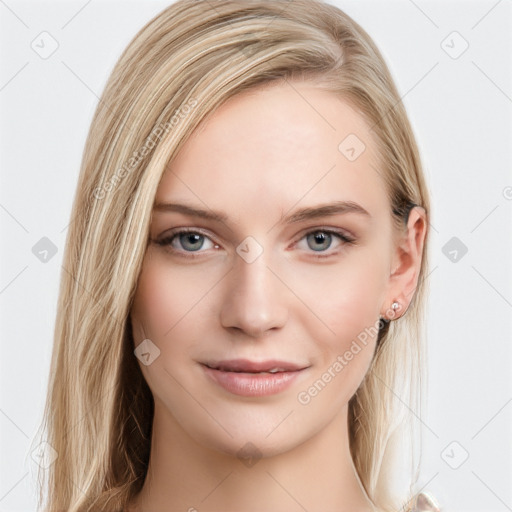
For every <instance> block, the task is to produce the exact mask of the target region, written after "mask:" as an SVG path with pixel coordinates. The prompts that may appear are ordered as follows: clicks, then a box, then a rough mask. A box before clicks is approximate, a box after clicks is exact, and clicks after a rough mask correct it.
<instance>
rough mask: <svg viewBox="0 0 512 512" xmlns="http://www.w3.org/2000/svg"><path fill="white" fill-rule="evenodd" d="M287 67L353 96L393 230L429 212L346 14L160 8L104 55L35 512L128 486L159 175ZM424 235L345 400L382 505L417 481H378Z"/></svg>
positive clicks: (411, 357) (419, 174)
mask: <svg viewBox="0 0 512 512" xmlns="http://www.w3.org/2000/svg"><path fill="white" fill-rule="evenodd" d="M296 78H299V79H310V80H314V81H315V83H317V84H318V85H319V87H322V88H324V89H325V90H328V91H332V92H333V93H335V94H337V95H339V96H340V97H341V98H343V99H345V100H346V101H349V102H351V104H352V105H354V106H355V108H357V110H358V111H359V112H360V114H361V115H362V116H363V117H364V118H365V120H366V122H367V123H368V124H369V126H370V127H371V129H372V131H373V133H374V135H375V139H376V141H377V145H378V151H379V156H380V158H381V162H382V168H381V169H380V170H379V172H381V173H382V175H383V177H384V179H385V183H386V188H387V194H388V195H389V201H390V205H391V212H390V213H391V215H392V217H393V219H394V223H395V227H396V229H401V230H403V229H404V226H405V221H406V219H407V212H408V211H409V209H410V207H411V206H412V205H421V206H423V208H425V210H426V212H427V215H429V212H430V206H429V196H428V191H427V187H426V184H425V182H424V176H423V171H422V167H421V162H420V157H419V153H418V149H417V145H416V142H415V139H414V135H413V132H412V129H411V126H410V123H409V121H408V118H407V115H406V112H405V109H404V107H403V105H402V103H401V101H400V96H399V94H398V92H397V89H396V87H395V85H394V83H393V79H392V77H391V75H390V72H389V70H388V68H387V66H386V64H385V61H384V59H383V58H382V56H381V54H380V52H379V50H378V49H377V47H376V46H375V44H374V43H373V42H372V40H371V38H370V37H369V36H368V34H367V33H366V32H365V31H364V30H363V29H362V28H361V27H360V26H359V25H358V24H357V23H355V22H354V21H353V20H352V19H351V18H350V17H349V16H347V15H346V14H345V13H344V12H342V11H341V10H340V9H338V8H337V7H335V6H332V5H329V4H327V3H324V2H323V1H322V0H294V1H293V2H289V1H288V0H254V1H252V0H250V1H248V0H215V1H214V2H207V1H202V0H178V1H177V2H175V3H173V4H172V5H170V6H169V7H167V8H166V9H165V10H163V11H162V12H161V13H160V14H159V15H157V16H156V17H155V18H154V19H152V20H151V21H149V22H148V23H147V24H146V25H145V26H144V27H143V28H142V29H141V30H140V31H139V32H138V34H137V35H136V36H135V37H134V38H133V40H132V41H131V43H130V44H129V45H128V47H127V48H126V49H125V50H124V52H123V53H122V55H121V57H120V58H119V60H118V62H117V63H116V65H115V67H114V69H113V71H112V73H111V76H110V77H109V80H108V82H107V84H106V86H105V90H104V92H103V94H102V96H101V99H100V101H99V104H98V106H97V109H96V111H95V114H94V117H93V120H92V123H91V126H90V131H89V134H88V137H87V140H86V144H85V148H84V152H83V158H82V164H81V169H80V176H79V180H78V186H77V189H76V194H75V197H74V202H73V209H72V214H71V224H70V226H69V231H68V235H67V241H66V247H65V253H64V257H63V264H62V273H61V276H60V279H61V282H60V291H59V300H58V309H57V316H56V322H55V332H54V345H53V353H52V359H51V368H50V375H49V385H48V394H47V401H46V405H45V410H44V417H43V422H42V425H41V428H42V429H44V433H43V435H42V438H43V440H44V441H46V443H48V445H47V446H49V447H51V449H52V450H54V452H53V451H52V453H54V454H55V455H56V459H55V461H54V462H53V463H52V464H51V465H50V466H49V467H48V468H47V469H44V470H42V471H41V474H40V475H39V485H40V496H39V504H40V506H41V505H42V504H43V501H45V504H44V505H45V507H44V508H45V510H48V511H49V512H54V511H64V510H65V511H67V512H86V511H93V510H94V511H108V512H113V511H119V512H120V511H123V510H124V508H125V507H126V506H127V504H128V503H129V502H130V501H131V500H132V499H133V498H134V496H135V495H136V494H137V493H138V492H139V491H140V490H141V488H142V485H143V483H144V479H145V476H146V472H147V468H148V462H149V453H150V443H151V428H152V418H153V407H154V403H153V398H152V395H151V391H150V389H149V387H148V385H147V384H146V382H145V380H144V378H143V376H142V373H141V371H140V368H139V366H138V364H137V362H136V360H135V356H134V354H133V338H132V333H131V329H130V322H129V321H128V320H129V312H130V309H131V304H132V301H133V297H134V293H135V290H136V287H137V281H138V276H139V273H140V270H141V267H142V261H143V258H144V254H145V251H146V248H147V244H148V240H149V227H150V221H151V210H152V207H153V203H154V199H155V195H156V190H157V187H158V185H159V182H160V179H161V177H162V175H163V173H164V172H165V169H166V168H167V167H168V166H169V164H170V162H171V161H172V159H173V157H174V156H175V155H176V154H177V153H178V151H179V150H180V148H181V147H182V146H183V144H184V143H185V142H186V141H187V139H188V138H189V136H190V135H191V134H192V133H193V131H194V129H195V128H196V127H197V126H198V124H199V123H201V122H202V121H203V120H204V119H206V118H207V117H208V116H209V115H211V114H212V113H213V112H214V111H215V109H216V108H217V107H219V106H220V105H221V104H223V103H224V102H225V101H227V100H228V99H230V98H232V97H233V96H235V95H237V94H239V93H241V92H243V91H246V90H249V89H251V88H255V87H258V86H259V87H263V86H264V85H265V84H272V83H275V82H276V81H283V82H284V83H286V81H288V80H293V79H296ZM340 142H341V141H340ZM427 240H428V236H427V238H426V239H425V244H424V249H423V259H422V264H421V270H420V275H419V281H418V286H417V288H416V291H415V293H414V296H413V297H412V302H411V304H410V306H409V309H408V310H407V312H406V314H405V315H404V316H403V317H402V318H399V319H398V320H396V321H393V322H391V323H387V322H385V323H382V324H380V328H379V332H378V345H377V350H376V353H375V355H374V359H373V361H372V364H371V366H370V369H369V371H368V373H367V374H366V376H365V378H364V380H363V382H362V383H361V386H360V387H359V389H358V390H357V392H356V394H355V395H354V396H353V397H352V399H351V400H350V403H349V422H350V425H349V436H350V449H351V454H352V457H353V461H354V466H355V468H356V470H357V473H358V475H359V478H360V480H361V483H362V484H363V486H364V488H365V490H366V492H367V493H368V495H369V497H370V498H371V499H372V501H373V502H374V503H375V504H376V506H377V507H378V508H381V509H383V510H388V509H390V510H391V509H395V510H396V508H395V507H397V503H398V501H399V500H401V499H404V500H405V499H407V497H408V496H409V495H408V493H411V492H412V489H413V485H414V483H415V479H416V478H417V466H416V465H415V462H414V461H412V462H411V463H410V464H409V465H407V466H403V467H405V468H406V469H405V473H406V476H407V479H408V481H407V485H408V487H407V490H406V491H404V492H405V494H403V495H396V493H395V494H394V493H392V492H391V491H390V489H391V487H392V484H393V479H394V478H395V476H397V473H396V472H395V473H393V471H392V468H393V467H394V466H393V465H394V464H398V463H397V461H399V460H400V459H398V458H397V457H396V456H395V454H396V447H397V442H396V441H397V440H400V443H402V441H403V439H404V437H403V436H404V432H405V433H407V432H412V430H413V427H414V425H415V423H416V417H415V415H418V416H420V415H421V410H420V408H421V400H420V399H419V398H421V394H420V392H419V391H420V385H421V381H422V376H421V373H422V366H423V364H422V363H423V357H424V356H423V343H424V341H423V340H424V338H425V336H424V332H423V330H424V329H423V326H424V307H425V297H426V279H425V278H426V277H427V274H426V273H427V245H428V244H427ZM411 411H413V412H414V414H412V413H411ZM410 454H411V455H412V452H411V453H410ZM402 473H403V471H402ZM45 495H46V498H45Z"/></svg>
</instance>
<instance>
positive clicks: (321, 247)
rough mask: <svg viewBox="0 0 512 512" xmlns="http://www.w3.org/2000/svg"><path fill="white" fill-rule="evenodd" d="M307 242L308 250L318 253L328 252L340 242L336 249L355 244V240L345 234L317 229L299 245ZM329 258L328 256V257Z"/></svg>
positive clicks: (304, 237) (307, 234)
mask: <svg viewBox="0 0 512 512" xmlns="http://www.w3.org/2000/svg"><path fill="white" fill-rule="evenodd" d="M303 240H305V241H306V243H307V248H308V249H310V250H312V251H313V252H316V253H323V252H327V250H328V249H331V247H332V245H333V242H336V241H337V242H338V243H337V244H335V246H334V248H337V247H339V246H340V245H344V244H354V243H355V240H354V239H353V238H351V237H349V236H347V235H345V234H343V233H338V232H337V231H332V230H329V229H316V230H315V231H310V232H308V233H306V234H305V235H304V236H303V237H302V238H301V239H300V240H299V241H298V242H297V245H300V243H301V242H302V241H303ZM326 256H327V255H326Z"/></svg>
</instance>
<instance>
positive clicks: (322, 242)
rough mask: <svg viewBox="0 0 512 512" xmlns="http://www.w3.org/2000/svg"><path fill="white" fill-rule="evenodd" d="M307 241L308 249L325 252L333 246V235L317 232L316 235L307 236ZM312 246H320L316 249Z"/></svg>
mask: <svg viewBox="0 0 512 512" xmlns="http://www.w3.org/2000/svg"><path fill="white" fill-rule="evenodd" d="M306 240H307V242H308V247H309V248H310V249H313V251H323V250H325V249H329V247H330V246H331V244H332V235H331V233H326V232H324V231H315V232H314V233H309V234H307V235H306ZM312 244H314V245H316V244H318V245H316V247H312V246H311V245H312Z"/></svg>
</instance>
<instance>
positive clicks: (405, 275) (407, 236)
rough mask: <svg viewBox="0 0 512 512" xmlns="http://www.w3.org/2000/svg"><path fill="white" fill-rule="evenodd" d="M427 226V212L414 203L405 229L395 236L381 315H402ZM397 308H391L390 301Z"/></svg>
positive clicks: (418, 265)
mask: <svg viewBox="0 0 512 512" xmlns="http://www.w3.org/2000/svg"><path fill="white" fill-rule="evenodd" d="M427 229H428V220H427V214H426V211H425V209H424V208H423V207H421V206H415V207H414V208H412V209H411V210H410V212H409V217H408V219H407V230H406V232H405V233H404V234H401V235H400V236H399V238H398V242H397V244H396V248H395V251H394V254H393V259H392V267H391V268H392V271H391V274H390V276H389V286H388V292H387V294H386V303H385V304H383V305H382V311H381V316H382V317H383V318H386V319H388V320H394V319H397V318H399V317H400V316H402V315H403V314H404V313H405V312H406V310H407V308H408V307H409V304H410V303H411V301H412V298H413V296H414V292H415V291H416V286H417V284H418V277H419V273H420V268H421V260H422V254H423V245H424V243H425V237H426V234H427ZM395 301H396V302H398V303H399V308H398V309H397V310H396V311H394V310H393V309H392V308H391V304H392V303H393V302H395Z"/></svg>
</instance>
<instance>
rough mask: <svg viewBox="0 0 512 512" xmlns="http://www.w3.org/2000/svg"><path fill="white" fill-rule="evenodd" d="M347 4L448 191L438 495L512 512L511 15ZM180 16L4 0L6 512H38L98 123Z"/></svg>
mask: <svg viewBox="0 0 512 512" xmlns="http://www.w3.org/2000/svg"><path fill="white" fill-rule="evenodd" d="M332 3H336V5H338V6H339V7H341V8H342V9H344V10H345V11H346V12H347V13H348V14H349V15H351V16H352V17H353V18H354V19H355V20H356V21H358V22H359V23H360V24H361V25H362V26H363V27H364V28H365V29H366V30H367V31H368V32H369V33H370V35H371V36H372V37H373V38H374V40H375V41H376V42H377V44H378V45H379V47H380V48H381V50H382V52H383V54H384V56H385V58H386V60H387V62H388V64H389V66H390V68H391V70H392V73H393V75H394V77H395V80H396V82H397V85H398V88H399V90H400V92H401V94H402V95H403V101H404V103H405V105H406V107H407V109H408V112H409V115H410V118H411V121H412V123H413V127H414V129H415V133H416V136H417V138H418V142H419V144H420V148H421V152H422V157H423V162H424V165H425V169H426V173H427V179H428V181H429V184H430V189H431V193H432V203H433V210H432V223H433V230H432V238H431V242H432V247H431V254H432V272H431V274H430V276H429V280H430V287H431V295H430V308H429V311H430V313H429V323H428V329H429V360H428V365H429V374H430V377H429V387H428V410H427V411H426V414H425V415H424V416H423V417H422V418H421V419H420V418H418V421H421V423H422V425H423V429H424V439H425V446H424V451H425V455H424V465H423V472H422V477H421V481H422V482H423V483H424V484H425V485H426V488H427V489H429V490H431V491H432V492H433V493H434V494H435V495H436V496H437V498H438V499H439V500H440V501H441V502H442V504H443V505H444V507H445V510H450V511H486V512H490V511H506V510H512V460H511V459H512V431H511V430H512V429H511V425H512V385H511V381H512V378H511V373H512V372H511V369H512V366H511V363H512V355H511V352H512V350H511V345H512V343H511V341H512V336H511V333H512V329H511V318H512V315H511V313H512V279H511V266H510V262H511V261H512V258H511V256H512V251H511V238H512V237H511V235H512V229H511V228H512V222H511V217H512V216H511V209H512V175H511V169H512V167H511V164H512V158H511V153H512V150H511V142H512V137H511V134H512V128H511V119H512V116H511V113H512V76H511V70H512V59H511V56H512V52H511V40H512V36H511V34H512V30H511V27H512V24H511V21H512V16H511V13H512V6H511V1H510V0H500V1H496V0H489V1H483V0H482V1H430V0H428V1H427V0H416V1H412V0H397V1H366V0H358V1H342V0H338V1H337V2H334V1H332ZM168 4H169V2H163V1H158V2H157V1H147V0H146V1H137V2H128V1H124V2H119V1H117V2H111V1H105V0H101V1H100V0H93V1H88V2H87V1H83V2H72V1H66V2H46V1H45V2H15V1H13V0H5V1H4V0H0V16H1V18H0V36H1V43H2V46H1V50H0V51H1V61H2V64H1V69H0V105H1V116H0V119H1V123H0V129H1V140H0V149H1V153H0V158H1V160H0V168H1V178H2V182H1V188H0V223H1V228H2V264H1V275H0V307H1V312H2V315H1V319H2V339H1V351H0V354H1V388H0V389H1V392H0V439H1V458H0V511H2V512H6V511H33V510H35V509H36V501H35V486H34V480H33V479H34V476H35V463H34V462H33V461H32V459H31V450H32V449H33V448H34V447H33V445H32V440H33V436H34V435H35V433H36V429H37V427H38V425H39V422H40V419H41V413H42V407H43V402H44V397H45V391H46V383H47V375H48V368H49V361H50V355H51V348H52V335H53V325H54V320H55V311H56V302H57V293H58V284H59V278H60V271H61V262H62V250H63V247H64V242H65V237H66V234H67V225H68V222H69V217H70V210H71V205H72V200H73V196H74V192H75V186H76V182H77V177H78V172H79V166H80V160H81V155H82V150H83V145H84V142H85V138H86V134H87V130H88V127H89V124H90V122H91V119H92V115H93V111H94V108H95V106H96V104H97V101H98V97H99V96H100V94H101V91H102V89H103V87H104V85H105V82H106V79H107V77H108V75H109V73H110V71H111V69H112V67H113V65H114V63H115V61H116V60H117V58H118V57H119V55H120V53H121V52H122V50H123V49H124V48H125V46H126V45H127V44H128V43H129V41H130V40H131V38H132V37H133V36H134V35H135V33H136V32H137V31H138V30H139V29H140V28H141V27H142V26H143V25H144V24H145V23H146V22H147V21H148V20H149V19H151V18H152V17H153V16H154V15H156V14H157V13H159V12H160V11H161V10H162V9H163V8H164V7H166V5H168ZM290 8H293V3H291V4H290ZM44 31H46V32H48V33H49V34H51V38H54V39H55V40H56V41H57V43H58V45H59V46H58V49H57V50H56V51H55V52H54V53H53V54H52V55H50V56H48V57H47V58H41V56H40V54H38V53H37V52H36V51H35V50H34V49H33V48H32V47H31V45H32V46H34V47H35V48H38V51H39V52H42V51H44V50H43V48H42V46H43V44H44V48H45V50H46V51H47V50H48V49H49V48H51V46H50V45H51V38H50V36H48V35H42V36H41V35H40V34H41V32H44ZM454 31H456V32H458V34H459V35H457V34H453V32H454ZM42 38H45V39H44V43H41V39H42ZM443 41H444V42H443ZM465 41H466V42H467V44H469V47H468V49H467V50H466V51H465V52H464V53H462V54H461V55H459V53H460V52H461V51H462V50H463V49H464V47H465V45H466V43H465ZM36 45H39V46H36ZM43 56H46V55H43ZM454 57H457V58H454ZM43 237H47V238H48V239H50V240H51V242H52V243H53V244H55V246H56V249H57V252H56V254H55V255H54V256H51V253H49V255H48V256H47V259H48V261H46V262H43V261H41V260H40V259H39V258H38V257H36V255H35V254H34V253H33V251H32V248H33V247H34V246H35V245H36V243H38V241H39V240H40V239H41V238H43ZM453 237H456V238H457V239H458V240H455V241H453V240H452V241H451V242H450V240H451V239H452V238H453ZM446 244H448V245H446ZM452 244H455V245H452ZM461 244H464V246H465V247H467V254H465V255H462V252H461V250H460V249H461V247H462V245H461ZM454 250H456V251H458V252H457V253H454V252H453V251H454ZM445 253H446V255H445ZM455 256H456V261H452V260H453V259H454V258H455ZM41 257H42V256H41ZM466 454H468V455H469V457H468V458H467V460H465V461H464V458H465V457H466ZM463 461H464V462H463ZM462 462H463V463H462ZM461 463H462V464H461ZM459 465H460V466H459ZM457 466H459V467H458V468H456V467H457ZM310 512H313V511H310Z"/></svg>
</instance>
